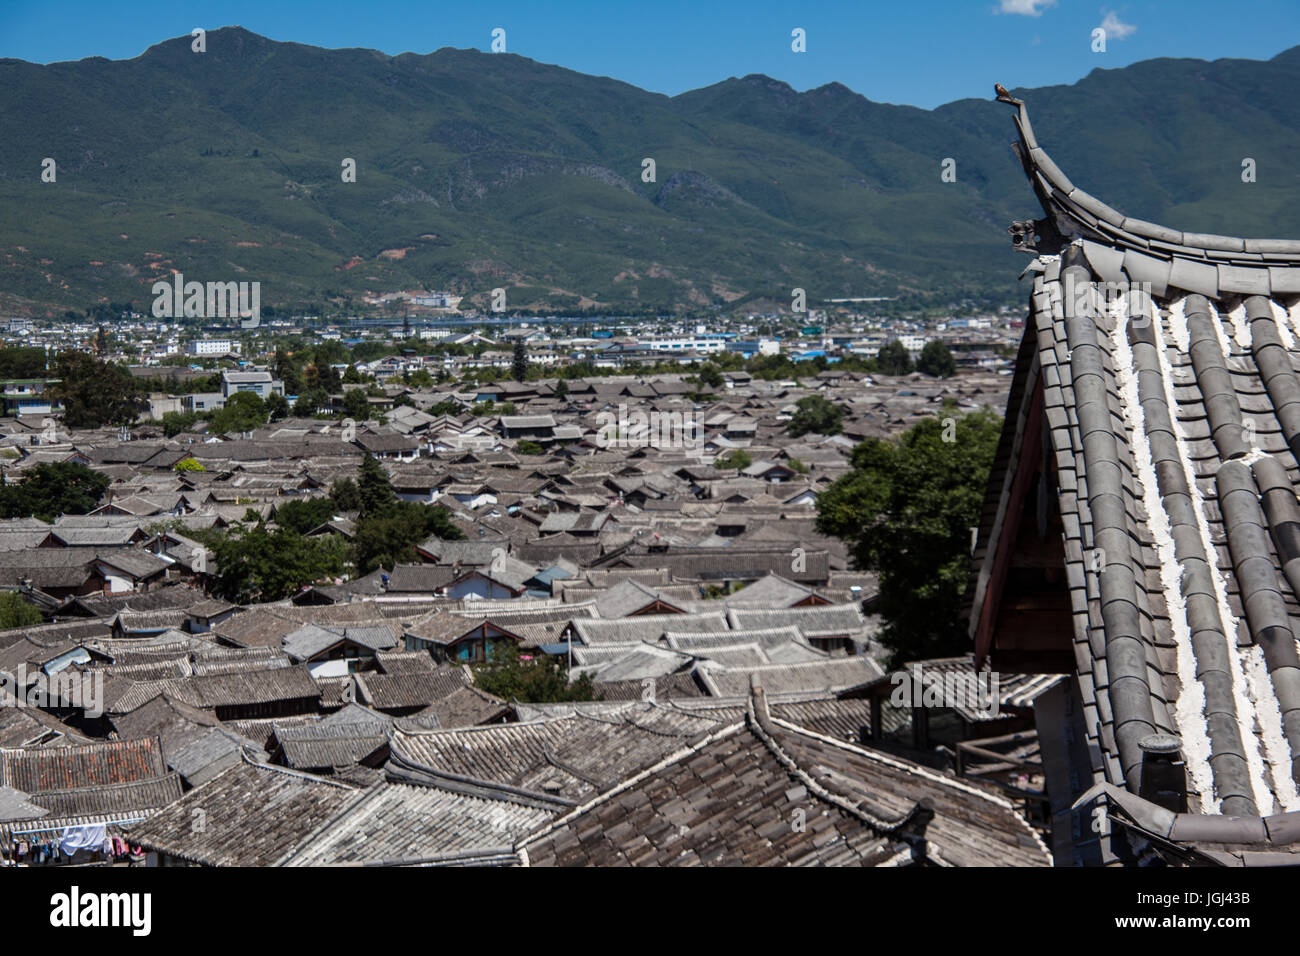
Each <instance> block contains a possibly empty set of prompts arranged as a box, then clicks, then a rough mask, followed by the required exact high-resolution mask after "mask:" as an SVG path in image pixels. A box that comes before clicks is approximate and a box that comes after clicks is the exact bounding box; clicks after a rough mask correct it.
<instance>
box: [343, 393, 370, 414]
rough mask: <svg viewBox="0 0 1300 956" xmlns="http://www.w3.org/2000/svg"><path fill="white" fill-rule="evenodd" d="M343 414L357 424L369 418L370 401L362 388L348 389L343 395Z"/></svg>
mask: <svg viewBox="0 0 1300 956" xmlns="http://www.w3.org/2000/svg"><path fill="white" fill-rule="evenodd" d="M343 413H344V414H345V415H346V416H347V417H348V418H351V419H354V420H355V421H358V422H364V421H365V420H366V419H367V418H369V417H370V400H369V399H368V398H366V390H365V389H364V388H350V389H348V390H347V391H346V392H344V393H343Z"/></svg>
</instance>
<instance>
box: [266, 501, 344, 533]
mask: <svg viewBox="0 0 1300 956" xmlns="http://www.w3.org/2000/svg"><path fill="white" fill-rule="evenodd" d="M339 510H340V509H339V507H338V505H336V504H335V503H334V500H333V499H332V498H327V497H326V498H295V499H293V500H292V501H286V502H285V503H284V504H282V505H280V506H279V507H278V508H276V510H275V523H276V524H278V525H279V526H280V527H281V528H284V529H285V530H287V531H293V532H296V533H297V534H306V533H307V532H308V531H311V530H312V529H314V528H319V527H320V526H321V525H323V524H324V523H325V522H327V521H332V520H333V519H334V515H335V514H337V513H338V511H339Z"/></svg>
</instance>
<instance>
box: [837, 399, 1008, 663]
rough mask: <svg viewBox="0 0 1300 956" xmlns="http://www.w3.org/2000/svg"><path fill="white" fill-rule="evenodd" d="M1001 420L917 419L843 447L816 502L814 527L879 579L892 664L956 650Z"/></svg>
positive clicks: (963, 642)
mask: <svg viewBox="0 0 1300 956" xmlns="http://www.w3.org/2000/svg"><path fill="white" fill-rule="evenodd" d="M1000 433H1001V422H1000V420H999V419H998V417H997V416H996V415H993V414H992V413H990V412H987V411H980V412H973V413H970V414H968V415H964V416H957V415H956V414H955V413H954V414H952V415H949V416H947V417H945V418H942V419H940V418H927V419H923V420H922V421H920V422H918V423H917V424H916V425H914V426H913V427H912V428H911V429H909V430H908V431H907V432H905V433H904V434H903V435H901V436H899V438H898V439H896V440H891V441H883V440H880V439H870V440H868V441H865V442H862V443H861V444H859V445H858V446H857V447H855V448H854V449H853V453H852V455H851V457H850V464H851V466H852V470H851V471H849V472H848V473H847V474H845V475H842V476H841V477H840V478H838V479H837V480H836V481H835V483H834V484H832V485H831V486H830V487H829V488H827V489H826V490H825V491H824V492H823V493H822V494H821V495H820V496H819V497H818V499H817V521H816V528H817V530H818V532H820V533H821V534H828V535H833V536H835V537H837V538H840V539H842V540H843V541H844V542H846V543H847V544H848V545H849V548H850V550H851V552H852V554H853V558H854V561H855V563H856V564H857V566H858V567H859V568H861V569H864V570H870V571H877V572H879V574H880V598H879V608H880V611H881V614H882V615H883V616H884V618H885V621H886V626H885V628H884V631H883V633H882V635H881V640H882V643H884V644H885V646H886V647H888V648H889V649H890V651H891V652H892V654H893V662H892V663H894V664H897V663H901V662H903V661H908V660H918V659H924V658H928V657H939V656H946V655H950V654H961V653H965V652H966V651H967V650H968V649H969V641H968V640H967V637H966V632H965V627H964V626H963V623H962V620H961V601H962V594H963V591H964V589H965V586H966V581H967V575H968V573H969V571H970V529H971V528H972V527H973V526H974V525H975V524H977V523H978V520H979V514H980V508H981V506H982V504H983V501H984V490H985V484H986V482H987V480H988V474H989V468H990V467H991V465H992V463H993V456H994V454H995V453H996V450H997V443H998V436H999V434H1000Z"/></svg>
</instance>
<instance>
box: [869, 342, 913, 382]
mask: <svg viewBox="0 0 1300 956" xmlns="http://www.w3.org/2000/svg"><path fill="white" fill-rule="evenodd" d="M876 368H878V369H880V371H881V374H884V375H906V374H907V373H908V372H910V371H912V356H911V354H910V353H909V352H908V351H907V349H906V347H904V345H903V343H902V342H900V341H898V339H893V340H891V341H889V342H887V343H885V344H884V345H883V346H881V349H880V353H879V354H878V355H877V356H876Z"/></svg>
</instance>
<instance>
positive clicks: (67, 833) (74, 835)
mask: <svg viewBox="0 0 1300 956" xmlns="http://www.w3.org/2000/svg"><path fill="white" fill-rule="evenodd" d="M107 829H108V828H107V827H105V826H104V824H102V823H96V824H91V825H89V826H82V827H65V828H64V830H63V839H61V840H60V841H59V844H58V849H60V850H62V851H63V852H64V853H66V854H67V855H68V856H72V854H74V853H76V852H77V851H78V850H93V849H97V848H99V847H102V846H103V845H104V840H105V839H106V838H107V836H108V833H107Z"/></svg>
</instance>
